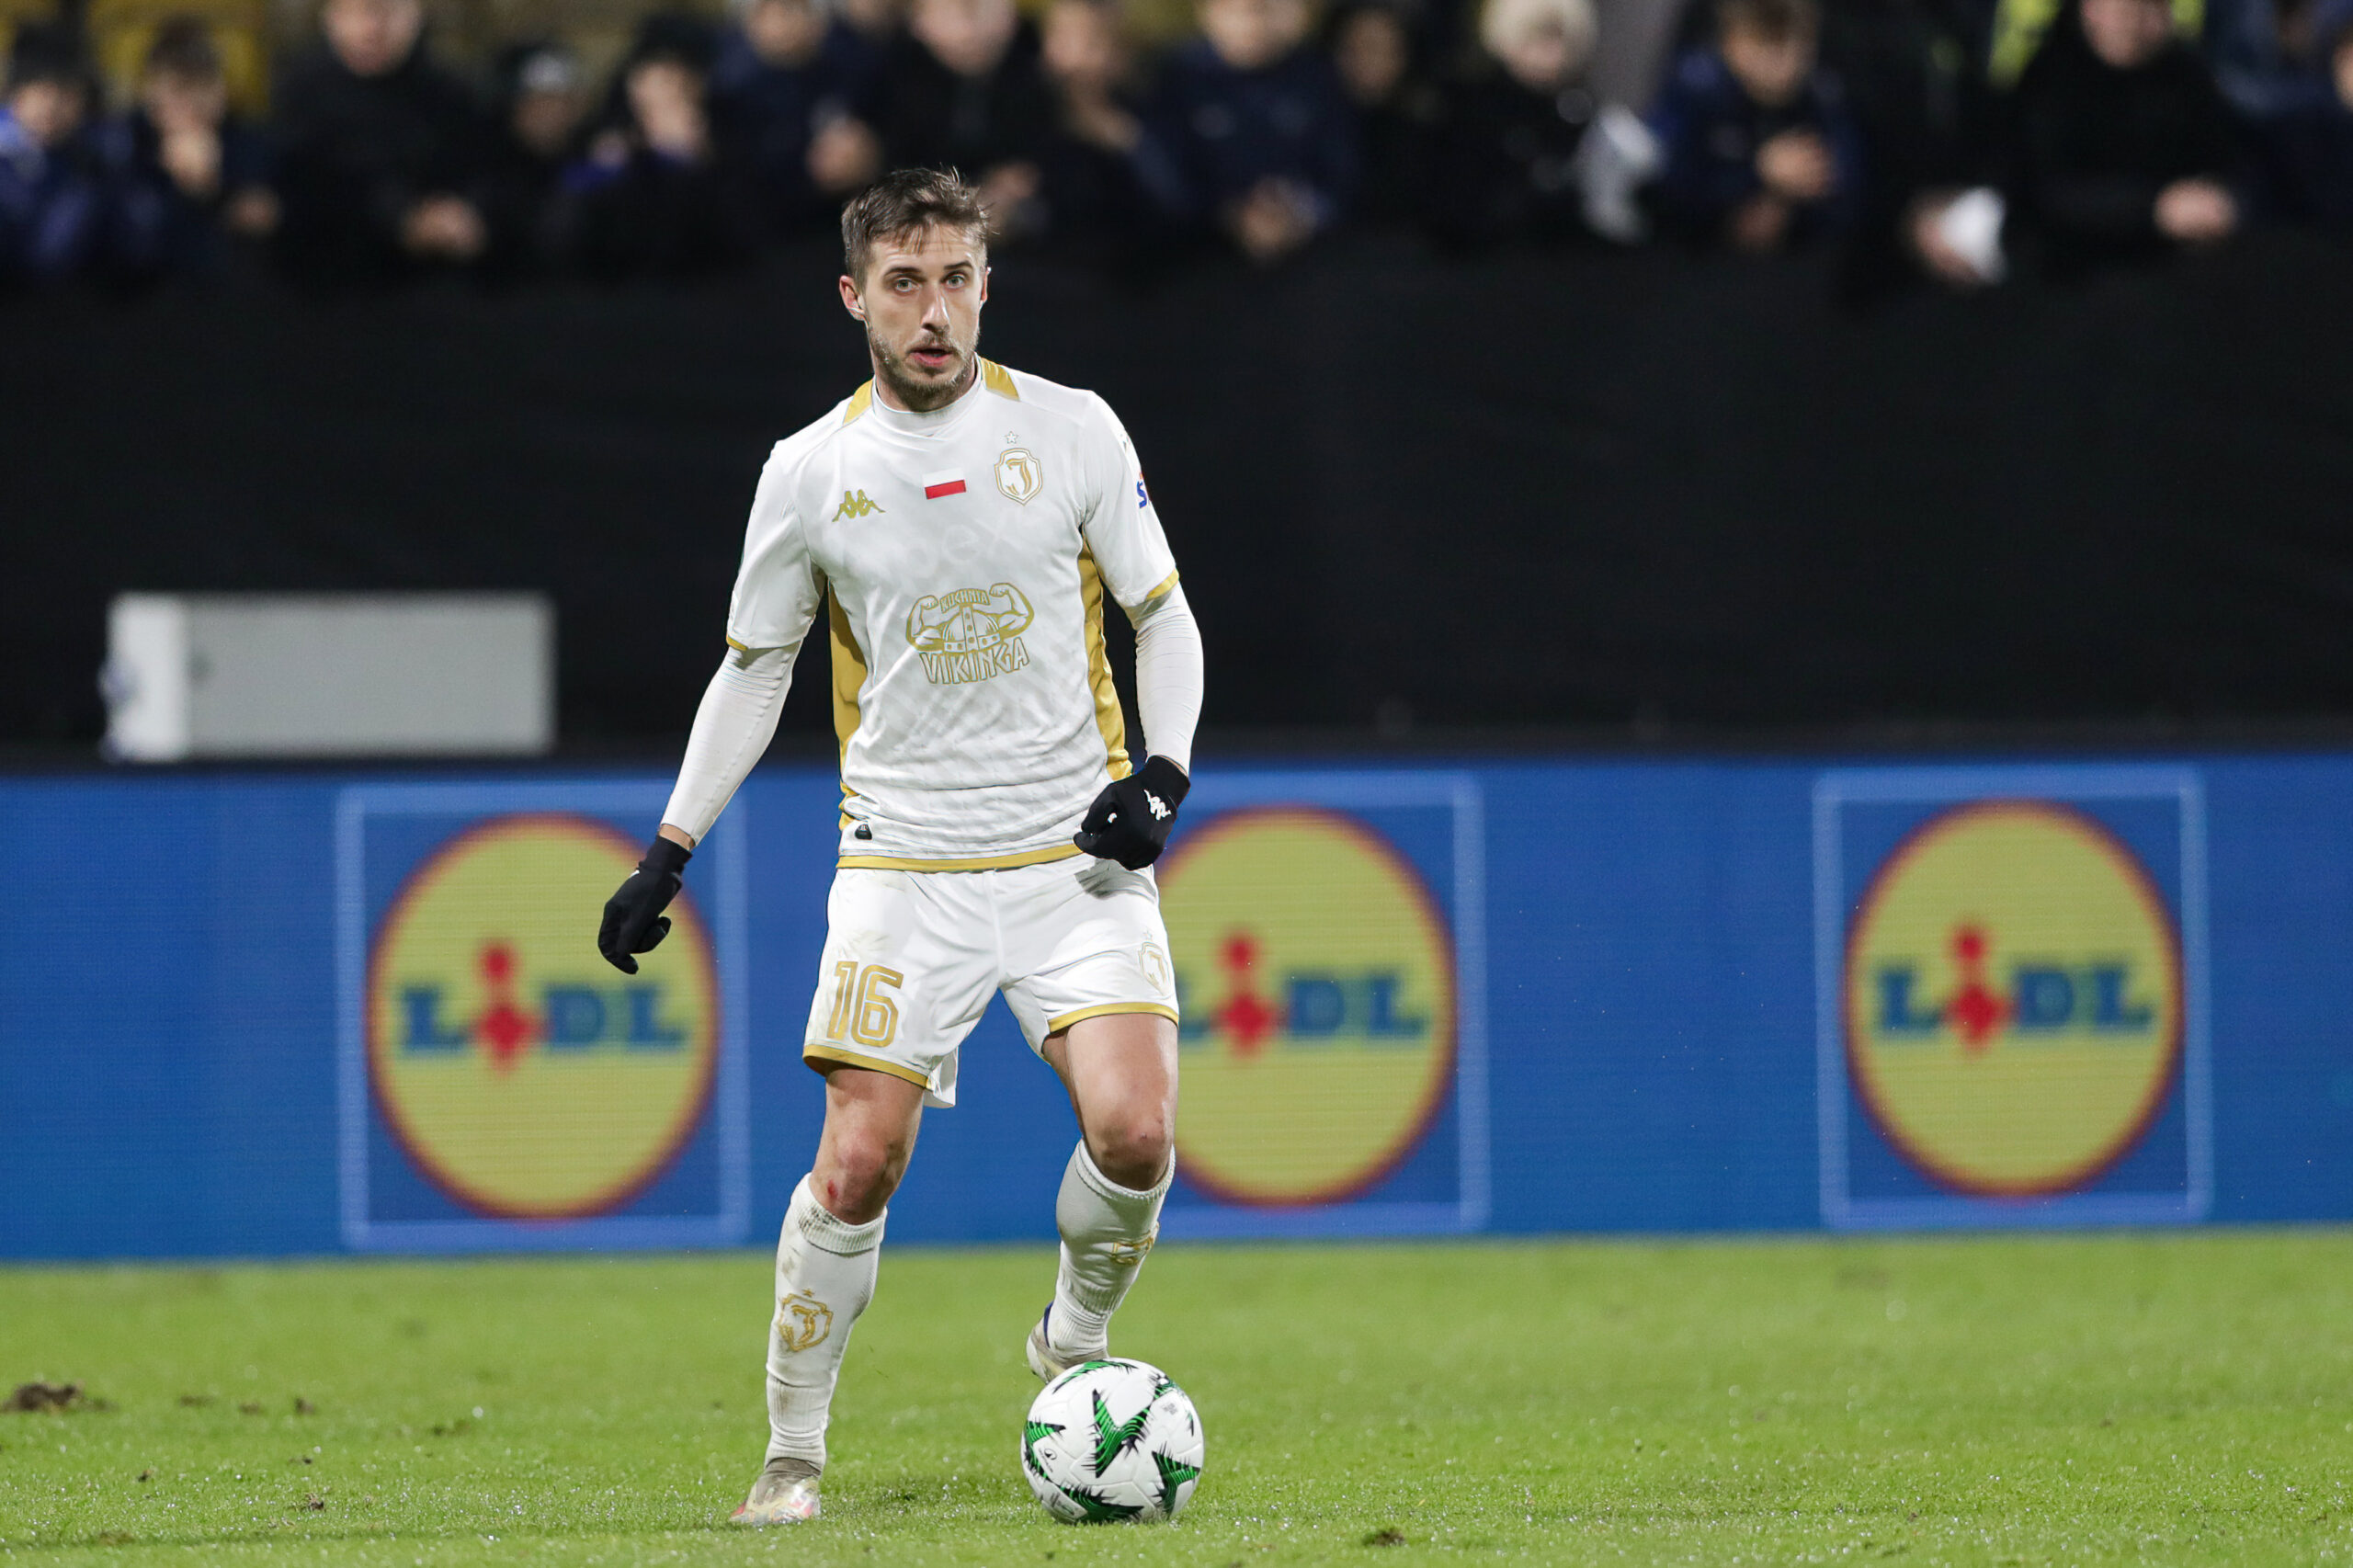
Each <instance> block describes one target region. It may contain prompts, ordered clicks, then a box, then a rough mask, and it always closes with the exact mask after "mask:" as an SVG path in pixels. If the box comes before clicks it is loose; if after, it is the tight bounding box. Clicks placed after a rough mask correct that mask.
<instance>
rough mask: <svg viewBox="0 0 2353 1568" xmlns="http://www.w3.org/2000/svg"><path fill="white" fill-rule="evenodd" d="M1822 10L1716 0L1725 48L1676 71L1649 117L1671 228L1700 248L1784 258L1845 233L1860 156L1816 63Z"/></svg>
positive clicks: (1840, 96) (1662, 203)
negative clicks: (1661, 166) (1785, 253)
mask: <svg viewBox="0 0 2353 1568" xmlns="http://www.w3.org/2000/svg"><path fill="white" fill-rule="evenodd" d="M1819 33H1820V17H1819V15H1818V13H1817V12H1816V11H1815V9H1814V6H1813V0H1718V4H1717V7H1716V45H1715V47H1714V48H1713V49H1709V50H1695V51H1692V52H1690V53H1688V54H1686V55H1685V56H1684V57H1683V58H1682V59H1681V60H1679V61H1677V62H1676V64H1675V68H1674V71H1673V72H1672V74H1670V75H1669V77H1668V79H1667V84H1666V87H1665V90H1664V91H1663V92H1662V93H1661V94H1660V95H1659V101H1658V105H1657V107H1656V108H1654V110H1653V111H1652V115H1651V120H1652V126H1653V129H1654V131H1656V132H1657V135H1658V139H1659V142H1660V145H1661V148H1662V150H1663V152H1664V153H1665V171H1664V173H1663V174H1662V175H1661V176H1660V178H1659V182H1658V184H1657V186H1656V187H1654V204H1655V206H1656V209H1657V211H1658V214H1659V217H1660V220H1661V222H1662V223H1663V224H1664V225H1665V227H1666V228H1668V229H1669V230H1670V231H1672V232H1674V233H1678V234H1680V235H1682V236H1683V237H1684V238H1686V239H1688V240H1691V241H1694V242H1697V243H1699V244H1711V245H1712V244H1728V245H1730V246H1732V247H1733V249H1735V250H1743V251H1751V252H1762V251H1776V250H1786V249H1790V248H1794V247H1798V246H1802V245H1806V244H1813V243H1814V242H1816V241H1819V240H1821V239H1823V238H1824V237H1826V236H1828V235H1831V234H1834V233H1838V232H1840V231H1842V230H1844V229H1845V228H1846V226H1847V222H1849V220H1850V218H1851V216H1852V213H1853V210H1854V206H1855V201H1856V197H1857V194H1858V191H1859V186H1860V177H1861V170H1862V156H1861V149H1860V146H1859V140H1858V138H1857V135H1856V132H1855V128H1854V123H1853V121H1852V119H1850V118H1849V116H1848V114H1847V106H1846V96H1845V93H1844V92H1843V91H1842V89H1841V88H1840V86H1839V85H1838V82H1837V80H1836V78H1835V77H1834V76H1832V75H1831V74H1829V73H1828V72H1826V71H1824V70H1823V69H1822V68H1821V67H1820V66H1819V65H1818V64H1817V62H1816V60H1815V47H1816V42H1817V40H1818V37H1819Z"/></svg>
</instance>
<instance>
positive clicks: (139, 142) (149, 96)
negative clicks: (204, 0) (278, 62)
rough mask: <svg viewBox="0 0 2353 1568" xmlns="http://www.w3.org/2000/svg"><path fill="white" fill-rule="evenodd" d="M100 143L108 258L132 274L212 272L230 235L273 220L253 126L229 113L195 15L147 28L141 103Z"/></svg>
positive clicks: (274, 208) (264, 159) (221, 265)
mask: <svg viewBox="0 0 2353 1568" xmlns="http://www.w3.org/2000/svg"><path fill="white" fill-rule="evenodd" d="M103 149H104V155H105V158H106V162H107V165H108V171H109V177H110V179H111V181H112V183H113V186H114V201H113V206H114V221H113V235H112V248H113V251H114V255H113V257H112V261H113V265H114V266H116V267H119V269H120V270H121V271H122V272H124V273H126V274H127V275H128V276H130V277H131V278H140V279H149V278H163V277H166V276H172V275H178V276H203V275H217V274H219V273H220V272H222V270H224V269H225V268H226V267H227V266H228V264H229V261H230V244H231V242H232V240H233V239H237V238H243V239H248V240H261V239H267V237H268V236H269V235H270V234H271V233H274V232H275V231H276V230H277V228H278V196H277V193H276V192H275V191H273V190H272V189H271V188H270V187H269V173H270V171H269V159H268V154H267V148H266V146H265V144H264V142H263V141H262V137H261V133H260V132H259V131H256V130H255V129H254V128H253V127H251V126H249V125H246V124H244V122H242V121H241V120H238V119H234V118H233V117H232V116H231V115H230V113H229V86H228V80H227V78H226V76H224V75H223V74H222V67H221V51H220V49H219V47H218V46H217V45H215V44H214V42H213V40H212V33H211V29H210V28H208V27H207V26H206V25H205V23H204V22H203V21H202V20H201V19H200V18H199V17H171V18H169V19H167V20H166V21H165V22H164V23H163V24H162V25H161V26H160V27H158V28H156V29H155V37H154V41H153V43H151V44H150V45H149V46H148V49H147V59H146V62H145V64H144V66H143V67H142V70H141V72H140V77H139V102H138V104H137V106H136V107H135V108H132V109H131V112H130V113H129V114H126V115H124V116H122V117H120V118H119V119H117V120H115V121H114V122H113V123H112V124H110V125H108V127H106V129H105V131H104V135H103Z"/></svg>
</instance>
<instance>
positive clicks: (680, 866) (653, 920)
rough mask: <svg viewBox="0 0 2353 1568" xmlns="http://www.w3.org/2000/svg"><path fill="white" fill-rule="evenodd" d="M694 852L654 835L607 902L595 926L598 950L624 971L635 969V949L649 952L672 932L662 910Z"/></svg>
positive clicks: (673, 895) (682, 882)
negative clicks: (602, 920) (603, 916)
mask: <svg viewBox="0 0 2353 1568" xmlns="http://www.w3.org/2000/svg"><path fill="white" fill-rule="evenodd" d="M694 857H695V852H694V851H693V850H691V849H689V848H688V847H687V846H685V845H683V844H680V843H678V842H677V841H676V840H675V839H669V838H661V837H656V838H655V839H654V845H653V847H651V848H649V849H648V850H646V852H645V858H644V859H642V860H640V861H639V862H638V863H637V869H636V870H634V871H631V873H630V874H629V881H625V882H623V883H622V884H621V885H620V892H616V893H615V894H613V896H612V897H610V898H608V899H607V900H606V901H605V923H604V924H603V925H602V926H598V927H597V951H598V952H600V953H602V954H604V955H605V960H606V961H607V962H608V963H609V964H611V965H612V966H613V967H614V968H615V969H617V970H620V971H621V972H622V973H623V974H635V973H636V972H637V960H636V959H635V958H633V957H631V954H633V953H650V952H652V951H653V950H654V949H656V948H658V947H660V946H661V945H662V938H663V937H666V936H668V935H669V934H670V917H669V916H668V915H665V914H663V913H662V912H663V911H664V910H665V909H667V908H669V907H670V901H671V900H672V899H674V898H676V897H677V896H678V889H679V888H680V887H682V886H684V885H685V883H686V879H685V878H684V877H682V876H681V875H679V873H680V872H682V871H684V870H685V869H687V862H688V861H689V860H691V859H693V858H694Z"/></svg>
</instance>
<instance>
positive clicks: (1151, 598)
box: [1136, 572, 1183, 607]
mask: <svg viewBox="0 0 2353 1568" xmlns="http://www.w3.org/2000/svg"><path fill="white" fill-rule="evenodd" d="M1181 575H1183V574H1181V573H1177V572H1171V573H1170V574H1168V575H1167V576H1165V577H1163V578H1162V579H1161V580H1160V584H1159V585H1158V586H1157V587H1155V588H1154V589H1153V590H1152V592H1150V593H1148V594H1146V595H1144V597H1142V598H1140V599H1138V600H1137V601H1136V604H1137V605H1138V606H1139V607H1142V606H1144V605H1148V604H1154V603H1156V602H1158V601H1159V600H1161V599H1165V598H1166V597H1168V596H1169V595H1171V594H1173V593H1175V592H1176V579H1177V578H1178V577H1179V576H1181Z"/></svg>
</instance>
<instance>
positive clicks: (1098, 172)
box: [1039, 0, 1150, 259]
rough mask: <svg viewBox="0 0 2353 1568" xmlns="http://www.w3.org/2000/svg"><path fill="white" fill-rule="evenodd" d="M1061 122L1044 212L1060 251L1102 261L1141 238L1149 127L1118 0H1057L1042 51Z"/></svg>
mask: <svg viewBox="0 0 2353 1568" xmlns="http://www.w3.org/2000/svg"><path fill="white" fill-rule="evenodd" d="M1039 58H1040V63H1041V64H1043V66H1044V67H1045V73H1046V84H1047V86H1048V87H1049V88H1050V89H1051V92H1052V94H1053V103H1054V110H1055V118H1054V125H1053V129H1052V131H1051V133H1050V134H1049V135H1048V137H1047V140H1046V145H1045V148H1044V151H1043V153H1042V154H1041V156H1040V215H1041V219H1042V222H1043V225H1044V229H1045V232H1046V233H1047V234H1048V235H1049V236H1050V237H1051V239H1052V240H1053V241H1054V242H1055V244H1057V245H1058V246H1061V247H1063V249H1065V250H1069V251H1074V252H1076V253H1079V254H1083V255H1086V256H1091V257H1094V258H1096V259H1104V258H1106V257H1108V256H1109V255H1110V254H1112V253H1114V252H1118V251H1120V250H1121V249H1122V248H1123V247H1125V246H1126V245H1128V244H1131V243H1132V242H1134V241H1135V240H1137V239H1139V238H1141V237H1142V233H1143V232H1144V231H1145V229H1146V228H1147V226H1148V223H1149V218H1150V214H1149V212H1148V210H1147V209H1146V206H1145V203H1144V200H1143V197H1142V188H1141V187H1140V186H1139V184H1138V181H1137V175H1136V156H1137V153H1138V150H1139V148H1140V147H1141V146H1142V142H1143V126H1142V121H1140V120H1139V119H1137V118H1136V112H1135V108H1134V106H1133V104H1132V103H1131V98H1130V96H1129V92H1128V83H1129V77H1130V74H1131V72H1132V70H1133V68H1134V62H1133V61H1132V59H1131V57H1130V54H1129V51H1128V41H1127V38H1126V35H1125V34H1124V32H1123V31H1122V30H1121V27H1120V13H1119V10H1118V6H1117V4H1116V0H1053V4H1052V5H1051V6H1049V7H1048V8H1047V11H1046V17H1045V25H1044V28H1042V36H1041V40H1040V51H1039Z"/></svg>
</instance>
